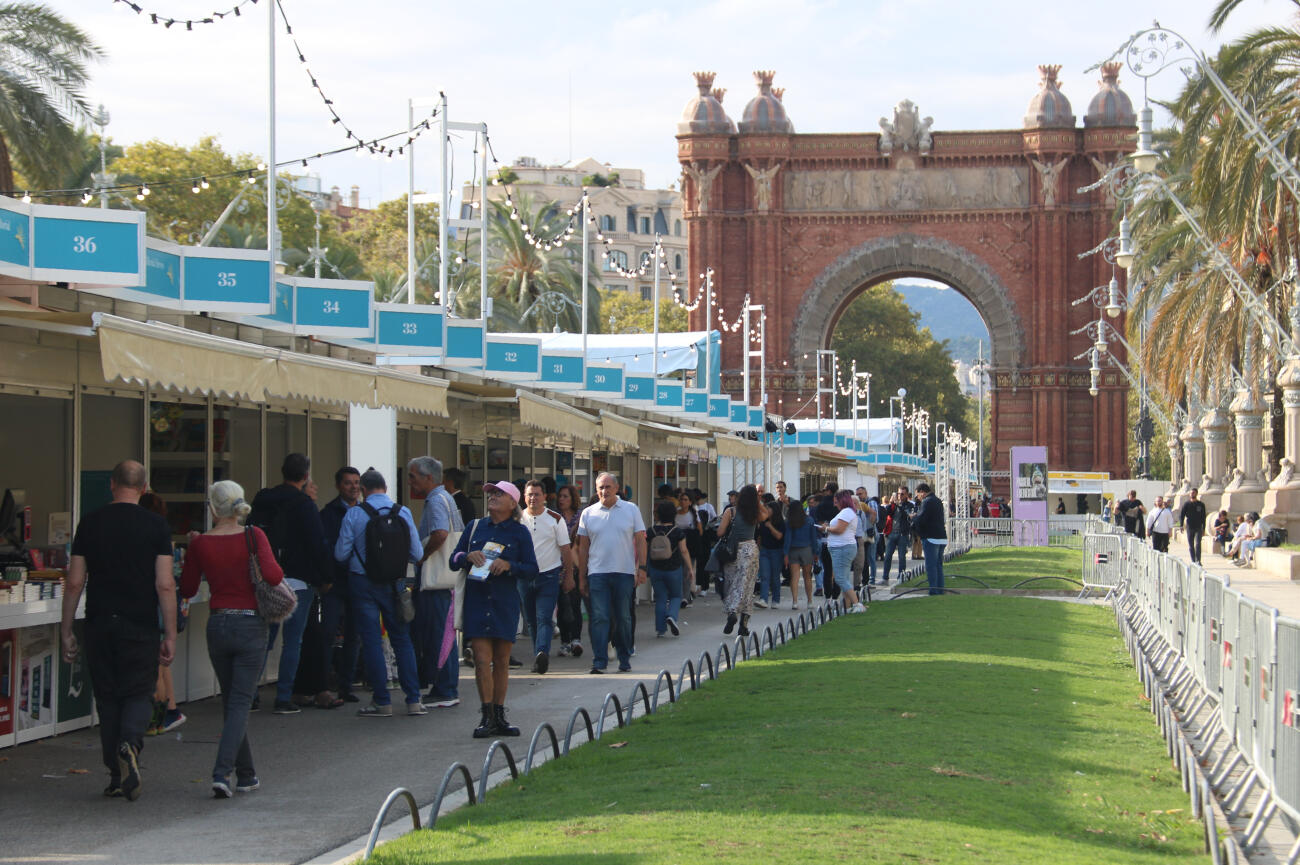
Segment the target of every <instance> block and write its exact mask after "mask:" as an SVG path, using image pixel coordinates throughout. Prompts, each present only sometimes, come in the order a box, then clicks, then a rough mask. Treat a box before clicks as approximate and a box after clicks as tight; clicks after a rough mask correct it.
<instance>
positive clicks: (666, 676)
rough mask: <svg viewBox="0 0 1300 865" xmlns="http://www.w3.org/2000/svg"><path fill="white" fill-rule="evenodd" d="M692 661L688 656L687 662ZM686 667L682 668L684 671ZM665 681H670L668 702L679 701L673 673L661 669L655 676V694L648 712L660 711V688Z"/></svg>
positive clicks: (693, 673) (692, 685) (693, 686)
mask: <svg viewBox="0 0 1300 865" xmlns="http://www.w3.org/2000/svg"><path fill="white" fill-rule="evenodd" d="M690 662H691V659H690V658H687V659H686V663H688V664H689V663H690ZM685 669H686V668H685V667H683V668H682V670H683V671H685ZM664 682H667V683H668V702H669V703H676V702H677V691H676V690H675V689H674V688H673V674H672V673H670V672H668V671H667V670H660V671H659V675H657V676H655V692H654V696H653V697H652V698H651V699H650V710H649V711H648V712H647V714H650V715H653V714H654V713H655V712H657V711H659V688H660V687H661V686H662V685H663V683H664ZM691 688H692V689H694V688H695V671H694V670H692V671H691Z"/></svg>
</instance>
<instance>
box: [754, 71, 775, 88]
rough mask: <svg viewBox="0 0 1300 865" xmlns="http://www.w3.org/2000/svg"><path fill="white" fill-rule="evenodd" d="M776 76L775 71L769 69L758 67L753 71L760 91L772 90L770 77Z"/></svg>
mask: <svg viewBox="0 0 1300 865" xmlns="http://www.w3.org/2000/svg"><path fill="white" fill-rule="evenodd" d="M775 77H776V72H774V71H772V70H770V69H759V70H758V71H756V72H755V73H754V80H755V81H757V82H758V90H759V92H760V93H770V92H772V79H773V78H775Z"/></svg>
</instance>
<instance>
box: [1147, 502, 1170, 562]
mask: <svg viewBox="0 0 1300 865" xmlns="http://www.w3.org/2000/svg"><path fill="white" fill-rule="evenodd" d="M1173 530H1174V512H1173V511H1171V510H1169V508H1167V507H1165V500H1164V497H1163V496H1156V506H1155V509H1154V510H1153V511H1151V514H1150V516H1148V517H1147V533H1148V534H1150V535H1151V548H1152V549H1154V550H1156V551H1158V552H1162V553H1167V552H1169V535H1170V534H1172V533H1173Z"/></svg>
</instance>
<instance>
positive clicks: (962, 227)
mask: <svg viewBox="0 0 1300 865" xmlns="http://www.w3.org/2000/svg"><path fill="white" fill-rule="evenodd" d="M1118 71H1119V69H1118V64H1113V65H1110V64H1108V65H1107V66H1105V67H1104V68H1103V69H1102V79H1101V83H1100V88H1099V90H1098V91H1097V93H1096V94H1095V96H1094V97H1093V98H1092V101H1091V104H1090V105H1089V107H1088V111H1087V114H1086V115H1085V116H1084V118H1083V123H1082V125H1078V124H1076V118H1075V115H1074V114H1073V113H1072V110H1071V108H1070V103H1069V100H1068V99H1067V98H1066V96H1065V94H1064V93H1062V92H1061V89H1060V87H1059V84H1058V81H1057V73H1058V72H1059V67H1057V66H1041V67H1039V74H1040V80H1039V83H1038V91H1037V93H1035V94H1034V95H1033V96H1032V98H1031V100H1030V102H1029V109H1028V112H1027V114H1026V117H1025V120H1024V126H1023V128H1021V129H1008V130H992V131H977V132H970V131H942V130H940V129H938V128H936V127H935V125H934V120H933V119H932V118H931V117H928V116H925V115H924V112H923V111H922V110H921V106H917V105H914V104H913V103H912V102H910V101H909V100H906V99H905V100H903V101H901V102H898V103H897V104H896V105H895V106H894V107H893V108H892V109H891V108H888V106H887V105H882V106H869V105H867V106H864V112H867V111H870V109H871V108H873V107H874V108H876V111H870V113H869V114H867V115H866V116H871V115H874V114H876V113H879V112H880V111H883V112H884V116H883V117H881V118H880V120H879V121H878V125H879V131H874V132H854V133H843V134H840V133H835V134H797V133H796V132H795V131H794V125H793V123H792V122H791V120H790V118H789V116H788V115H787V114H786V109H785V103H784V101H783V97H784V92H783V91H782V90H781V89H780V88H776V87H773V86H772V82H773V73H772V72H767V71H764V72H756V73H754V77H755V79H756V81H757V84H758V93H757V95H755V96H754V98H753V99H751V100H750V101H749V103H748V104H747V105H746V106H745V109H744V112H743V114H742V118H741V120H740V122H739V123H738V124H737V123H734V122H733V121H732V120H731V119H730V118H729V117H728V116H727V113H726V111H725V110H724V108H723V106H722V98H723V96H724V94H725V91H723V90H720V89H713V84H714V75H713V74H712V73H696V75H695V78H696V85H697V88H698V91H699V92H698V93H697V94H696V95H695V97H694V98H693V99H691V101H690V102H689V103H688V104H687V106H686V110H685V112H684V114H683V117H682V120H681V122H680V123H679V124H678V127H677V130H678V135H677V152H678V159H679V160H680V162H681V164H682V189H683V195H682V203H683V211H684V214H685V218H686V223H687V227H688V241H689V250H690V261H691V266H692V269H693V270H696V271H703V270H704V269H705V268H706V267H712V268H713V269H714V272H715V286H716V293H717V297H718V299H719V303H720V305H721V307H722V308H723V310H724V311H725V312H726V314H727V315H728V317H733V316H734V314H735V313H736V312H737V311H739V309H740V308H741V305H742V303H743V299H744V297H745V295H746V294H748V295H749V296H750V298H751V302H753V303H761V304H764V305H765V306H766V310H767V334H768V340H767V357H766V370H767V376H768V382H769V387H768V391H769V394H768V396H769V399H768V404H767V409H768V411H769V412H770V413H771V414H773V415H774V416H781V415H783V414H784V411H790V412H793V408H792V407H794V406H797V405H799V404H800V403H801V402H803V401H804V400H806V399H807V397H808V396H809V395H810V393H811V392H812V390H813V387H814V386H813V384H812V378H813V376H814V370H815V367H814V366H813V361H812V360H811V358H812V357H813V355H812V352H813V351H814V350H815V349H818V348H825V347H826V346H827V345H828V344H829V340H830V335H831V332H832V330H833V328H834V326H835V322H836V321H837V319H838V318H839V316H840V314H841V313H842V312H843V310H844V308H845V307H846V306H847V304H848V303H849V302H850V301H851V300H852V299H853V298H854V297H855V296H856V295H857V294H859V293H860V292H862V291H863V290H865V289H866V288H868V287H870V286H871V285H873V284H875V283H878V282H881V281H883V280H887V279H899V278H906V277H923V278H927V279H933V280H938V281H940V282H943V283H946V284H948V285H950V286H952V287H953V288H955V289H956V290H957V291H959V292H960V293H961V294H963V295H964V296H965V297H966V298H968V299H969V300H970V301H971V303H973V304H974V305H975V307H976V308H977V309H978V310H979V312H980V314H981V315H982V316H983V317H984V321H985V322H986V323H987V325H988V328H989V331H990V334H991V337H992V369H991V372H990V379H991V384H992V429H993V437H994V453H993V457H992V463H993V465H992V468H993V470H994V471H995V472H996V471H999V470H1005V469H1006V468H1007V466H1008V457H1009V449H1010V447H1011V446H1013V445H1021V444H1040V445H1046V446H1047V448H1048V455H1049V459H1050V461H1051V465H1052V467H1053V468H1054V469H1055V468H1066V469H1093V470H1101V471H1109V472H1111V473H1112V476H1120V477H1123V476H1127V474H1128V464H1127V463H1128V461H1127V435H1126V430H1125V422H1124V418H1125V414H1124V412H1125V398H1126V394H1127V386H1126V384H1125V382H1124V380H1123V379H1122V378H1121V376H1120V373H1119V372H1118V370H1116V369H1115V367H1113V366H1105V367H1104V369H1103V372H1102V376H1101V380H1100V383H1099V387H1098V394H1097V396H1096V397H1093V396H1091V395H1090V394H1089V385H1090V377H1089V371H1088V367H1089V360H1088V359H1087V358H1084V359H1082V360H1078V359H1076V355H1079V354H1082V353H1084V352H1086V350H1087V348H1088V347H1089V346H1090V345H1091V344H1092V341H1093V340H1092V337H1090V336H1089V335H1088V334H1086V333H1081V334H1077V335H1071V331H1074V330H1076V329H1078V328H1080V327H1081V326H1082V325H1084V324H1086V323H1087V322H1088V321H1089V320H1090V319H1092V318H1096V316H1097V315H1098V308H1097V307H1096V306H1094V305H1093V304H1092V303H1089V302H1084V303H1082V304H1079V305H1073V304H1072V301H1074V300H1076V299H1078V298H1081V297H1084V296H1085V295H1087V294H1088V293H1089V292H1090V291H1091V290H1092V289H1094V288H1095V287H1097V286H1100V285H1105V284H1107V283H1108V282H1109V280H1110V278H1111V275H1112V268H1113V265H1112V264H1111V263H1110V262H1108V261H1107V260H1106V259H1105V257H1104V256H1103V255H1100V254H1096V255H1091V256H1085V257H1082V258H1081V257H1080V255H1081V253H1084V252H1087V251H1088V250H1090V249H1093V248H1094V247H1096V246H1097V245H1098V244H1100V243H1101V242H1102V241H1103V240H1105V239H1106V237H1107V236H1108V235H1109V234H1111V233H1112V226H1113V219H1114V212H1115V201H1114V199H1113V197H1112V193H1111V191H1110V188H1109V187H1108V186H1107V185H1105V184H1103V185H1101V186H1098V187H1097V188H1095V189H1091V190H1089V191H1086V192H1079V191H1078V190H1079V189H1080V188H1083V187H1087V186H1090V185H1094V184H1095V183H1096V181H1097V180H1098V179H1099V178H1100V177H1101V176H1102V175H1103V174H1104V173H1105V172H1107V171H1108V170H1109V169H1110V168H1111V167H1112V166H1114V165H1115V164H1116V162H1117V161H1118V160H1120V159H1121V158H1123V157H1124V155H1125V154H1127V153H1128V152H1130V151H1131V150H1132V149H1133V143H1134V142H1133V138H1134V133H1135V131H1136V119H1135V115H1134V112H1133V106H1132V103H1131V101H1130V100H1129V98H1128V96H1127V95H1125V94H1124V92H1123V91H1122V90H1121V89H1120V88H1119V83H1118V77H1117V76H1118ZM873 125H874V124H873ZM693 276H694V275H693ZM1118 276H1119V279H1120V284H1121V285H1123V276H1124V275H1123V273H1122V272H1121V273H1119V274H1118ZM694 283H695V280H694V279H693V280H692V284H694ZM704 315H705V312H704V309H703V308H700V309H699V310H697V311H695V312H694V313H692V320H691V325H692V327H694V328H697V329H698V328H702V327H703V326H704V324H705V321H704ZM1115 324H1116V325H1117V326H1120V327H1122V326H1123V324H1122V319H1120V320H1118V321H1116V322H1115ZM714 326H715V327H716V322H715V323H714ZM1112 345H1113V344H1112ZM805 355H808V356H809V358H810V359H809V360H804V356H805ZM1119 358H1120V359H1121V360H1122V359H1123V356H1122V354H1121V355H1119ZM722 361H723V369H724V382H727V381H734V379H735V376H734V374H733V375H731V376H728V375H727V371H732V372H733V373H734V372H735V371H738V370H739V369H740V368H741V365H742V363H743V361H742V359H741V344H740V341H739V340H727V341H725V344H724V349H723V358H722ZM872 384H873V388H881V389H883V390H892V388H891V387H890V384H889V382H881V381H873V382H872ZM876 393H877V394H879V393H881V390H877V391H876ZM801 394H802V396H803V399H800V395H801ZM778 400H779V402H778Z"/></svg>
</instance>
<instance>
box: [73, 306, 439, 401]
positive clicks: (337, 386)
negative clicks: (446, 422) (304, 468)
mask: <svg viewBox="0 0 1300 865" xmlns="http://www.w3.org/2000/svg"><path fill="white" fill-rule="evenodd" d="M94 322H95V327H96V330H97V332H98V334H99V352H100V364H101V367H102V369H103V372H104V378H105V379H106V380H109V381H112V380H113V379H117V378H120V379H124V380H127V381H138V382H141V383H144V382H150V383H152V384H157V385H161V386H163V387H168V388H174V389H176V390H182V391H186V392H189V393H219V394H228V395H230V396H237V397H246V398H248V399H252V400H255V401H261V400H263V399H265V398H266V397H268V396H273V397H300V398H303V399H308V400H314V401H317V402H327V403H353V404H356V405H366V406H371V407H375V406H381V405H384V406H392V407H393V408H402V409H407V410H409V411H414V412H421V413H425V414H435V415H440V416H442V417H446V416H447V382H445V381H443V380H441V379H436V378H430V377H428V376H418V375H410V374H406V373H399V372H392V371H388V370H379V369H376V368H375V367H372V366H367V365H365V364H360V363H353V362H351V361H346V360H338V359H336V358H329V357H318V356H316V355H310V354H300V353H296V352H290V351H284V350H282V349H277V348H269V347H267V346H261V345H255V344H253V343H247V342H240V341H239V340H234V339H226V338H224V337H219V336H212V335H211V334H206V333H198V332H196V331H192V330H186V329H185V328H181V327H173V326H172V325H167V324H159V323H157V322H139V321H132V320H130V319H125V318H119V317H118V316H113V315H106V314H103V313H96V314H95V316H94Z"/></svg>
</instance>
